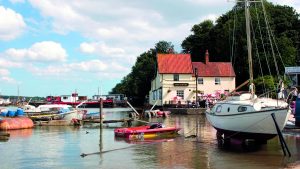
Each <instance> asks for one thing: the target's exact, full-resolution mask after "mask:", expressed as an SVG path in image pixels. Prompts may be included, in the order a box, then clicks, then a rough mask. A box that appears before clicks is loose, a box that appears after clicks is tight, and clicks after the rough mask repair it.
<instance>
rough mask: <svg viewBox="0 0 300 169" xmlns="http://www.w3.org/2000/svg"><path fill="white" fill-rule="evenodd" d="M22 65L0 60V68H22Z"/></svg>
mask: <svg viewBox="0 0 300 169" xmlns="http://www.w3.org/2000/svg"><path fill="white" fill-rule="evenodd" d="M22 65H23V64H22V63H19V62H14V61H10V60H7V59H1V58H0V67H1V68H20V67H22Z"/></svg>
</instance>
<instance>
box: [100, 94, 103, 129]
mask: <svg viewBox="0 0 300 169" xmlns="http://www.w3.org/2000/svg"><path fill="white" fill-rule="evenodd" d="M102 111H103V100H102V98H100V106H99V118H100V129H102V127H103V119H102Z"/></svg>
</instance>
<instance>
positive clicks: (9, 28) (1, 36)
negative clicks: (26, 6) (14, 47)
mask: <svg viewBox="0 0 300 169" xmlns="http://www.w3.org/2000/svg"><path fill="white" fill-rule="evenodd" d="M25 28H26V24H25V22H24V20H23V17H22V15H20V14H18V13H16V12H15V11H13V10H12V9H9V8H4V7H3V6H0V40H4V41H8V40H13V39H16V38H17V37H18V36H20V35H21V34H22V33H23V32H24V29H25Z"/></svg>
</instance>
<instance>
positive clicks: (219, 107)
mask: <svg viewBox="0 0 300 169" xmlns="http://www.w3.org/2000/svg"><path fill="white" fill-rule="evenodd" d="M221 110H222V106H221V105H219V106H218V107H217V108H216V112H217V113H220V112H221Z"/></svg>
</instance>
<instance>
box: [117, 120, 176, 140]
mask: <svg viewBox="0 0 300 169" xmlns="http://www.w3.org/2000/svg"><path fill="white" fill-rule="evenodd" d="M153 126H154V127H153ZM179 130H180V128H177V127H163V126H158V127H157V126H156V127H155V124H154V125H146V126H139V127H127V128H117V129H115V130H114V133H115V136H116V137H123V138H126V139H129V140H141V139H154V138H170V137H174V136H177V135H178V131H179Z"/></svg>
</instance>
